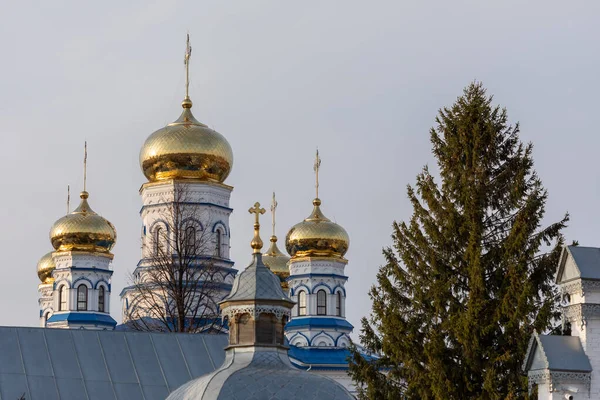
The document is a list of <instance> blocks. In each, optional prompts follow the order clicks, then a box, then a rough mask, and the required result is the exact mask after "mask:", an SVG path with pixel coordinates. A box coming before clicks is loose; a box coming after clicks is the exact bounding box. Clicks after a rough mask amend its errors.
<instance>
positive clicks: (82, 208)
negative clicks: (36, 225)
mask: <svg viewBox="0 0 600 400" xmlns="http://www.w3.org/2000/svg"><path fill="white" fill-rule="evenodd" d="M80 197H81V203H80V204H79V207H77V208H76V209H75V211H73V212H72V213H70V214H67V215H65V216H64V217H62V218H61V219H59V220H58V221H56V222H55V223H54V225H52V229H50V241H51V242H52V246H53V247H54V248H55V249H56V250H57V251H72V250H81V251H97V252H101V253H108V252H109V251H110V249H112V248H113V246H114V245H115V242H116V240H117V231H116V230H115V227H114V226H113V224H111V223H110V222H109V221H108V220H106V219H104V218H102V217H101V216H99V215H98V214H96V213H95V212H94V211H93V210H92V209H91V208H90V205H89V204H88V202H87V198H88V197H89V194H88V192H86V191H83V192H81V195H80Z"/></svg>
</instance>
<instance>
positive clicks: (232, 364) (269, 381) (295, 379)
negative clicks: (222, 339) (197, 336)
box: [168, 349, 354, 400]
mask: <svg viewBox="0 0 600 400" xmlns="http://www.w3.org/2000/svg"><path fill="white" fill-rule="evenodd" d="M192 399H193V400H295V399H302V400H317V399H318V400H351V399H354V397H353V396H352V395H351V394H350V392H348V391H347V390H346V389H345V388H344V387H343V386H342V385H341V384H339V383H337V382H336V381H334V380H333V379H330V378H327V377H325V376H322V375H318V374H316V373H311V372H307V371H304V370H300V369H296V368H294V367H293V366H292V365H291V364H290V361H289V358H288V356H287V352H286V351H285V350H275V349H271V350H269V349H257V351H255V352H252V351H239V350H238V349H229V350H227V356H226V360H225V363H224V364H223V366H222V367H221V368H219V369H218V370H217V371H215V372H213V373H211V374H209V375H206V376H203V377H200V378H198V379H195V380H193V381H191V382H189V383H187V384H186V385H184V386H182V387H181V388H179V389H177V390H176V391H174V392H173V393H171V395H170V396H169V398H168V400H192Z"/></svg>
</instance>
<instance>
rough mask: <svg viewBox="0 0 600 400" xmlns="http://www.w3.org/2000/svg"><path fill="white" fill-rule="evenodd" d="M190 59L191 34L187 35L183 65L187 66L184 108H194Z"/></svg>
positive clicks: (182, 104)
mask: <svg viewBox="0 0 600 400" xmlns="http://www.w3.org/2000/svg"><path fill="white" fill-rule="evenodd" d="M190 57H192V46H191V45H190V34H189V33H188V34H187V41H186V44H185V57H184V58H183V64H184V65H185V98H184V99H183V102H182V103H181V106H182V107H183V108H192V99H190Z"/></svg>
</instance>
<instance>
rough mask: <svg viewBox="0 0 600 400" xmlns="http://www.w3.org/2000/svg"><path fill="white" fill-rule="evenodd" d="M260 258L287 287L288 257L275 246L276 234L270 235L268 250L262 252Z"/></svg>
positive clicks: (284, 286) (282, 284) (288, 274)
mask: <svg viewBox="0 0 600 400" xmlns="http://www.w3.org/2000/svg"><path fill="white" fill-rule="evenodd" d="M262 260H263V263H264V264H265V265H266V266H267V267H268V268H269V269H270V270H271V272H272V273H274V274H275V275H277V276H278V277H279V280H280V281H281V286H282V287H283V288H287V287H288V285H287V282H286V281H285V280H286V279H287V278H288V276H290V270H289V268H288V266H287V262H288V261H289V260H290V258H289V257H288V256H286V255H285V254H284V253H282V252H281V250H279V248H278V247H277V236H275V235H273V236H271V245H270V246H269V250H267V252H266V253H263V257H262Z"/></svg>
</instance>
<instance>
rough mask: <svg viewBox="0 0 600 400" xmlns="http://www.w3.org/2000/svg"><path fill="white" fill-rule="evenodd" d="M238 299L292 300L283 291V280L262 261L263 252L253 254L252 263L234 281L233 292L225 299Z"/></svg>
mask: <svg viewBox="0 0 600 400" xmlns="http://www.w3.org/2000/svg"><path fill="white" fill-rule="evenodd" d="M237 300H285V301H288V302H290V303H292V301H291V300H290V299H289V298H288V297H287V296H286V295H285V293H283V290H282V289H281V281H280V280H279V278H278V277H277V276H276V275H275V274H273V273H272V272H271V270H270V269H268V268H267V267H266V266H265V264H263V261H262V254H260V253H257V254H253V255H252V262H251V263H250V265H249V266H248V267H247V268H246V269H245V270H244V271H242V273H240V274H238V275H237V276H236V277H235V280H234V281H233V287H232V288H231V293H230V294H229V295H228V296H227V297H225V298H224V299H223V301H224V302H225V301H237Z"/></svg>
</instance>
